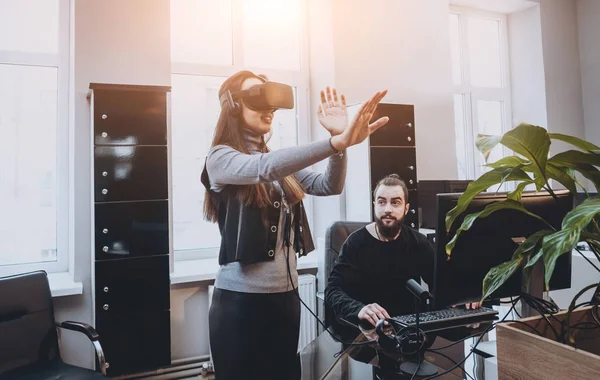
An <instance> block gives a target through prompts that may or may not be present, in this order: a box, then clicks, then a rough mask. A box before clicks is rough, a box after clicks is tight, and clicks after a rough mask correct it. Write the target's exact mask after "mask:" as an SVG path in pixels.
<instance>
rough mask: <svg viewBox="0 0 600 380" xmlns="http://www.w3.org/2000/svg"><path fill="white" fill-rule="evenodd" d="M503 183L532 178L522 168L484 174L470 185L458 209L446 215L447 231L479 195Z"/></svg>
mask: <svg viewBox="0 0 600 380" xmlns="http://www.w3.org/2000/svg"><path fill="white" fill-rule="evenodd" d="M503 181H531V177H529V175H527V173H525V172H524V171H523V170H521V169H520V168H496V169H493V170H490V171H489V172H487V173H484V174H483V175H482V176H481V177H479V178H477V179H476V180H475V181H473V182H471V183H469V185H468V186H467V189H466V190H465V192H464V193H463V194H462V195H461V196H460V198H458V203H457V205H456V207H454V208H453V209H452V210H450V211H449V212H448V214H446V231H450V227H452V224H453V223H454V220H455V219H456V218H457V217H458V216H459V215H460V214H462V213H463V211H465V210H466V209H467V206H468V205H469V203H471V201H472V200H473V198H474V197H475V196H477V194H479V193H481V192H484V191H486V190H487V189H488V188H490V187H491V186H494V185H497V184H499V183H501V182H503Z"/></svg>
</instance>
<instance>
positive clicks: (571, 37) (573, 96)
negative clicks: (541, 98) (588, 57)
mask: <svg viewBox="0 0 600 380" xmlns="http://www.w3.org/2000/svg"><path fill="white" fill-rule="evenodd" d="M540 16H541V26H542V47H543V55H544V72H545V78H546V106H547V115H548V130H549V131H550V132H556V133H566V134H570V135H574V136H577V137H580V138H583V137H585V127H584V120H583V101H582V91H581V68H580V65H579V42H578V29H577V9H576V2H575V1H572V0H543V1H541V2H540ZM564 147H565V145H564V144H561V143H553V144H552V149H551V151H552V152H557V151H560V150H563V149H564Z"/></svg>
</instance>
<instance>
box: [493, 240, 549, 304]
mask: <svg viewBox="0 0 600 380" xmlns="http://www.w3.org/2000/svg"><path fill="white" fill-rule="evenodd" d="M552 232H553V231H551V230H540V231H538V232H536V233H534V234H533V235H531V236H529V237H528V238H527V239H525V241H524V242H523V243H521V245H519V247H518V248H517V249H516V250H515V252H514V253H513V257H512V259H511V260H510V261H507V262H504V263H502V264H500V265H498V266H496V267H494V268H492V269H490V271H489V272H488V273H487V274H486V276H485V278H484V279H483V296H482V297H481V299H482V300H484V299H486V298H488V297H489V296H490V295H491V294H492V293H493V292H495V291H496V290H497V289H498V288H499V287H501V286H502V285H503V284H504V283H505V282H506V281H507V280H508V279H509V278H510V277H511V276H512V275H513V274H514V273H515V271H516V270H517V269H518V268H519V267H521V266H522V265H523V263H525V262H526V261H527V259H528V258H529V261H528V263H527V265H526V266H525V269H527V268H529V267H531V266H533V265H534V264H535V262H536V261H537V260H539V258H540V256H541V251H542V250H541V244H542V239H543V238H544V236H546V235H549V234H551V233H552ZM534 253H535V255H534ZM525 269H524V271H525Z"/></svg>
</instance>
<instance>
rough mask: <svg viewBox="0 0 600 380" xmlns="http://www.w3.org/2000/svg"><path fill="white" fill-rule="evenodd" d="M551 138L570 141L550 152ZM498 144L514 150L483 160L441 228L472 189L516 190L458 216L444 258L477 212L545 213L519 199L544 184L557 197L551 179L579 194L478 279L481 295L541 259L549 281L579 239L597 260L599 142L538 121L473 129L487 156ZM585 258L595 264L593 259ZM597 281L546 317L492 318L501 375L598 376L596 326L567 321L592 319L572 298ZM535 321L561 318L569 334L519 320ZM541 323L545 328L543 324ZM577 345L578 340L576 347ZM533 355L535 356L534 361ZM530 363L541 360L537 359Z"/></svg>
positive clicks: (599, 250) (452, 218)
mask: <svg viewBox="0 0 600 380" xmlns="http://www.w3.org/2000/svg"><path fill="white" fill-rule="evenodd" d="M553 140H559V141H562V142H565V143H568V144H570V145H571V146H572V148H573V149H570V150H566V151H564V152H561V153H558V154H555V155H553V156H550V145H551V143H552V141H553ZM499 144H500V145H504V146H505V147H507V148H508V149H510V150H512V151H513V152H514V153H515V155H512V156H507V157H504V158H502V159H500V160H498V161H496V162H493V163H489V164H486V166H487V167H489V168H490V170H489V171H487V172H486V173H484V174H483V175H481V176H480V177H479V178H478V179H476V180H475V181H473V182H471V183H470V184H469V186H468V187H467V189H466V191H465V192H464V193H463V194H462V195H461V197H460V198H459V200H458V203H457V206H456V207H455V208H454V209H452V210H451V211H450V212H448V214H447V215H446V230H447V231H450V228H451V227H452V225H453V223H454V222H455V220H456V219H457V217H458V216H459V215H461V214H462V213H463V212H464V211H465V210H466V209H467V206H468V205H469V203H470V202H471V201H472V200H473V198H474V197H475V196H477V195H478V194H480V193H482V192H486V191H488V189H490V188H494V187H495V186H497V185H498V186H499V185H502V184H504V183H505V182H513V183H514V185H515V187H514V190H513V191H511V192H510V193H508V194H507V197H506V199H505V200H503V201H501V202H496V203H492V204H489V205H487V206H486V207H485V209H483V210H482V211H480V212H477V213H474V214H470V215H467V216H466V217H465V218H464V220H463V222H462V224H461V225H460V227H459V228H458V229H457V231H456V234H455V235H454V237H453V238H452V240H450V241H449V242H448V244H447V245H446V254H447V255H448V257H449V258H450V257H451V255H452V249H453V248H454V246H455V244H456V240H457V239H460V235H461V233H462V232H464V231H466V230H468V229H470V228H471V226H472V225H473V223H474V222H475V221H476V220H477V219H478V218H484V217H487V216H489V215H490V214H492V213H494V212H496V211H498V210H502V209H512V210H518V211H520V212H524V213H527V214H528V215H530V216H532V217H534V218H537V219H540V220H542V221H543V219H542V218H541V217H540V216H538V215H535V214H534V213H532V212H530V211H528V210H527V209H525V207H524V206H523V205H522V204H521V202H520V200H521V196H522V194H523V191H524V190H525V188H526V187H527V186H535V188H536V189H537V191H542V190H544V191H547V192H549V193H550V194H551V195H552V196H553V197H555V198H556V196H555V194H554V190H555V188H553V187H552V186H551V182H550V181H556V182H557V183H559V184H561V185H562V186H564V187H565V188H566V189H568V190H569V191H570V192H571V193H572V194H573V196H574V197H577V196H581V195H580V194H578V188H580V189H581V193H582V194H583V198H584V199H583V201H582V202H581V203H580V204H578V205H577V206H576V207H574V208H573V209H572V210H571V211H569V212H568V213H567V214H566V216H565V217H564V219H563V221H562V225H561V227H560V229H554V228H550V225H549V224H548V223H546V224H547V225H548V228H544V229H541V230H539V231H537V232H535V233H533V234H532V235H531V236H529V237H527V239H526V240H525V241H524V242H522V243H521V244H520V245H519V246H518V248H517V249H516V250H515V252H514V253H513V256H512V259H511V260H509V261H507V262H504V263H502V264H500V265H498V266H496V267H494V268H492V269H491V270H490V271H489V272H488V274H487V275H486V277H485V278H484V280H483V284H482V287H483V289H482V290H483V292H482V293H483V296H482V300H485V299H487V298H488V297H489V296H490V295H491V294H492V293H493V292H494V291H495V290H497V289H498V288H499V287H500V286H502V285H503V284H504V283H505V282H506V281H507V280H508V279H509V278H510V277H511V276H512V275H513V274H515V272H517V271H518V270H519V269H521V270H522V273H523V274H524V275H525V276H526V277H528V276H529V274H530V273H531V270H532V268H533V267H534V266H535V264H536V263H538V262H539V261H540V260H542V262H543V268H544V279H545V286H546V289H549V282H550V278H551V277H552V274H553V272H554V269H555V265H556V261H557V259H558V258H559V257H560V256H561V255H563V254H565V253H568V252H571V251H572V250H573V249H577V244H578V243H581V242H586V243H587V245H588V246H589V248H590V250H591V252H592V253H593V254H594V255H595V257H596V258H598V259H599V260H600V226H599V225H600V197H599V196H598V195H590V193H596V194H597V193H598V190H599V189H600V170H598V167H600V147H598V146H596V145H594V144H592V143H590V142H587V141H585V140H582V139H579V138H577V137H574V136H568V135H564V134H557V133H549V132H548V131H547V130H546V129H544V128H542V127H539V126H534V125H530V124H520V125H518V126H517V127H516V128H514V129H512V130H510V131H509V132H507V133H505V134H504V135H502V136H489V135H479V136H478V140H477V149H478V150H479V151H480V152H481V153H482V154H483V156H484V157H485V159H486V161H487V158H488V157H489V154H490V152H491V151H492V149H494V148H495V147H496V146H497V145H499ZM584 178H585V179H587V180H589V182H590V183H591V186H592V187H593V188H594V189H588V188H587V187H586V186H584V184H583V183H582V182H584V181H583V179H584ZM590 264H591V265H593V264H592V263H591V262H590ZM595 268H596V269H597V270H598V268H597V267H595ZM598 285H599V284H590V286H588V287H586V288H584V289H583V290H582V291H581V292H579V294H577V295H576V296H575V298H574V299H573V301H572V302H571V305H570V307H569V309H568V310H567V311H566V312H561V313H558V314H555V315H553V316H552V318H551V319H548V318H547V317H546V316H538V317H532V318H528V319H525V320H522V321H521V322H524V323H519V324H516V323H515V324H506V325H498V328H497V337H498V338H497V339H498V340H497V345H498V367H499V374H500V376H501V378H503V377H510V378H514V377H513V376H516V375H517V374H519V376H518V378H524V379H525V378H527V379H535V378H548V374H549V373H551V374H552V376H551V378H557V379H558V378H565V379H566V378H600V356H598V354H600V332H599V331H600V329H595V330H592V329H586V330H581V329H571V327H572V326H576V325H579V326H581V325H585V324H586V323H587V324H590V325H591V324H595V323H598V321H595V320H594V319H595V318H598V312H597V306H592V307H588V308H584V309H582V310H576V311H574V309H575V306H576V303H577V298H578V297H579V296H580V295H581V294H583V292H584V291H586V290H588V289H590V288H593V287H597V286H598ZM594 309H595V310H594ZM540 323H550V324H554V325H555V326H552V328H554V329H556V328H565V326H566V328H567V329H569V331H568V332H567V336H568V339H567V340H565V342H557V341H556V339H555V338H553V336H552V335H549V334H546V336H544V337H541V336H538V335H536V334H534V333H532V332H531V330H528V329H527V328H526V326H524V324H529V325H531V326H537V325H540ZM596 327H598V326H597V325H596ZM545 330H546V331H548V329H547V328H546V329H545ZM508 338H510V339H508ZM576 345H577V347H578V348H575V347H574V346H576ZM585 350H587V351H585ZM588 351H591V352H588ZM594 352H595V354H594ZM548 355H552V356H553V357H548ZM567 358H568V360H567ZM538 359H539V361H536V360H538ZM590 359H593V360H590ZM536 363H538V364H539V366H536V365H535V364H536ZM542 364H543V365H542ZM569 371H571V372H569ZM573 371H577V373H580V374H584V373H586V375H585V377H577V376H575V377H574V376H573V375H574V374H575V373H576V372H573ZM586 371H588V372H586ZM590 371H591V372H590ZM561 373H562V374H565V375H567V374H568V377H562V375H560V374H561ZM594 375H597V376H598V377H594ZM590 376H591V377H590Z"/></svg>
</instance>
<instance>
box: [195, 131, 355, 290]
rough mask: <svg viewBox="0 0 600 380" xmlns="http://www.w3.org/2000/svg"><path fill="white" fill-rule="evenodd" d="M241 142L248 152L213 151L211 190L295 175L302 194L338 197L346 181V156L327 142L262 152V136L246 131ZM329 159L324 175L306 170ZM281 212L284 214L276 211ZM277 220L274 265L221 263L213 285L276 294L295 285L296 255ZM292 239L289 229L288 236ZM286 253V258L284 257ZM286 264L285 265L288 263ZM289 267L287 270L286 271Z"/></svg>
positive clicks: (220, 148)
mask: <svg viewBox="0 0 600 380" xmlns="http://www.w3.org/2000/svg"><path fill="white" fill-rule="evenodd" d="M245 142H246V144H247V147H248V150H249V151H250V152H251V154H244V153H241V152H239V151H237V150H235V149H233V148H231V147H229V146H225V145H218V146H215V147H213V148H212V149H211V150H210V151H209V153H208V158H207V161H206V169H207V171H208V176H209V178H210V186H211V189H212V190H214V191H216V192H220V191H221V190H223V188H224V187H225V186H227V185H250V184H257V183H261V182H273V183H275V184H276V185H277V184H278V182H277V181H278V180H280V179H282V178H284V177H286V176H289V175H292V174H294V175H295V176H296V178H297V179H298V181H299V182H300V184H301V185H302V187H303V189H304V191H305V192H306V193H307V194H310V195H333V194H339V193H341V191H342V189H343V187H344V181H345V178H346V155H345V154H344V155H342V156H341V157H340V156H339V155H337V154H335V153H336V152H335V150H334V149H333V148H332V147H331V144H330V143H329V140H323V141H317V142H312V143H309V144H304V145H301V146H296V147H291V148H285V149H280V150H277V151H274V152H269V153H261V152H260V151H259V146H260V143H261V137H260V136H257V135H255V134H253V133H251V132H250V131H246V133H245ZM327 157H329V164H328V166H327V170H326V171H325V173H315V172H313V171H311V170H309V169H306V168H307V167H309V166H311V165H313V164H315V163H317V162H319V161H321V160H323V159H325V158H327ZM281 212H282V213H284V212H286V208H285V207H281ZM282 221H283V218H280V226H279V228H278V229H277V230H278V231H279V236H278V238H277V249H276V251H275V258H274V260H273V261H267V262H259V263H254V264H247V265H242V264H240V263H239V262H232V263H228V264H225V265H222V266H221V267H220V268H219V271H218V273H217V276H216V280H215V287H217V288H219V289H226V290H232V291H237V292H245V293H281V292H285V291H289V290H292V285H291V284H290V274H291V277H292V281H293V286H294V287H297V286H298V272H297V270H296V253H295V252H294V249H293V247H284V244H283V239H282V235H283V231H282V225H281V224H282ZM290 238H291V241H293V230H292V232H291V236H290ZM288 251H289V255H288ZM288 260H289V261H288ZM288 264H289V272H290V273H288Z"/></svg>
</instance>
